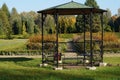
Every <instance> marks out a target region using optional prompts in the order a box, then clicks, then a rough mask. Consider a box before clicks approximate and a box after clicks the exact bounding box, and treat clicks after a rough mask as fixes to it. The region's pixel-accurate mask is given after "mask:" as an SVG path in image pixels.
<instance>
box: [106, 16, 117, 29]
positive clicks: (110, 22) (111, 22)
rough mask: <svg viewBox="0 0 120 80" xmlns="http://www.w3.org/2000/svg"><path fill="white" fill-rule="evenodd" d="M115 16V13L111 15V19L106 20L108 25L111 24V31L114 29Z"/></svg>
mask: <svg viewBox="0 0 120 80" xmlns="http://www.w3.org/2000/svg"><path fill="white" fill-rule="evenodd" d="M117 18H118V16H117V15H114V16H112V17H111V19H110V20H109V21H108V25H109V26H111V30H112V31H115V27H116V25H115V21H116V19H117Z"/></svg>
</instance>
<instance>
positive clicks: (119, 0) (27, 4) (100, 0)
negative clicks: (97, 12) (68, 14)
mask: <svg viewBox="0 0 120 80" xmlns="http://www.w3.org/2000/svg"><path fill="white" fill-rule="evenodd" d="M70 1H71V0H0V7H2V5H3V4H4V3H6V5H7V6H8V8H9V11H11V10H12V8H13V7H15V8H16V9H17V11H18V12H19V13H21V12H29V11H35V12H37V11H39V10H43V9H46V8H49V7H53V6H56V5H60V4H64V3H67V2H70ZM73 1H75V2H78V3H82V4H84V3H85V1H86V0H73ZM96 2H97V4H98V5H99V7H100V8H101V9H107V8H109V9H110V10H111V12H112V15H115V14H118V9H119V8H120V0H96Z"/></svg>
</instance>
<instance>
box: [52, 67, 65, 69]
mask: <svg viewBox="0 0 120 80" xmlns="http://www.w3.org/2000/svg"><path fill="white" fill-rule="evenodd" d="M53 69H54V70H63V67H54V68H53Z"/></svg>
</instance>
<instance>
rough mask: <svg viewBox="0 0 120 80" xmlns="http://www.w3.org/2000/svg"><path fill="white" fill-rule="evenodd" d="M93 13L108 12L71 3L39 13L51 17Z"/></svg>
mask: <svg viewBox="0 0 120 80" xmlns="http://www.w3.org/2000/svg"><path fill="white" fill-rule="evenodd" d="M91 12H92V13H102V12H106V10H103V9H98V8H93V7H89V6H86V5H84V4H81V3H77V2H74V1H71V2H68V3H65V4H61V5H58V6H54V7H51V8H47V9H44V10H41V11H38V13H43V14H51V15H54V14H55V13H58V14H59V15H77V14H90V13H91Z"/></svg>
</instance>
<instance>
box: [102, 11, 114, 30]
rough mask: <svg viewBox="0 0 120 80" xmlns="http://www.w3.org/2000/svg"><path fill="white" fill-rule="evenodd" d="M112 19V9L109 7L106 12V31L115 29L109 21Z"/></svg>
mask: <svg viewBox="0 0 120 80" xmlns="http://www.w3.org/2000/svg"><path fill="white" fill-rule="evenodd" d="M110 20H111V11H110V9H107V12H105V13H104V30H105V31H108V32H110V31H114V29H113V28H112V27H111V26H110V25H109V21H110Z"/></svg>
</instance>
